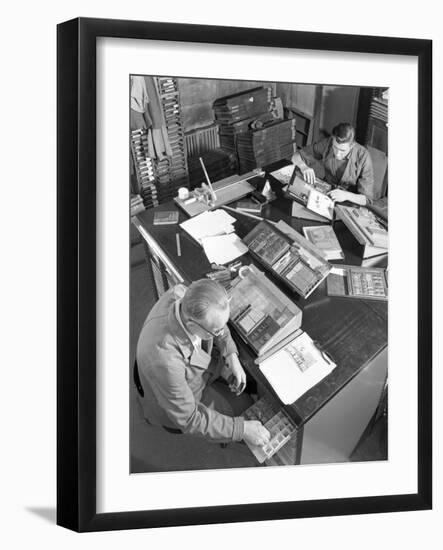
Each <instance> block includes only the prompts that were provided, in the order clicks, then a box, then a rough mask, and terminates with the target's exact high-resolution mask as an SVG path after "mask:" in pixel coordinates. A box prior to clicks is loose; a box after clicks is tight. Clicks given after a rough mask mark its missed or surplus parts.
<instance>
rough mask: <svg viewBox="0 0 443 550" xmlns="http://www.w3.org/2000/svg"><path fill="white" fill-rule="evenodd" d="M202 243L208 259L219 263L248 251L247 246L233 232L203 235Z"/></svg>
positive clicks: (233, 258) (226, 261) (228, 260)
mask: <svg viewBox="0 0 443 550" xmlns="http://www.w3.org/2000/svg"><path fill="white" fill-rule="evenodd" d="M202 244H203V248H204V251H205V254H206V256H207V258H208V260H209V261H210V262H211V263H216V264H219V265H222V264H226V263H228V262H231V261H232V260H235V259H236V258H238V257H239V256H242V255H243V254H245V253H246V252H247V251H248V247H247V246H246V245H245V244H243V242H242V240H241V239H240V237H238V236H237V235H236V234H235V233H230V234H229V235H218V236H216V237H203V239H202Z"/></svg>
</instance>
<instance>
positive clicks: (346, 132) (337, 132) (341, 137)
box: [332, 122, 355, 143]
mask: <svg viewBox="0 0 443 550" xmlns="http://www.w3.org/2000/svg"><path fill="white" fill-rule="evenodd" d="M332 135H333V136H334V137H335V139H336V141H337V143H352V142H353V141H354V137H355V128H354V126H352V124H349V122H340V124H337V126H334V128H333V129H332Z"/></svg>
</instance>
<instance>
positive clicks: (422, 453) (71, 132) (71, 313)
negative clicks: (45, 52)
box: [57, 18, 432, 531]
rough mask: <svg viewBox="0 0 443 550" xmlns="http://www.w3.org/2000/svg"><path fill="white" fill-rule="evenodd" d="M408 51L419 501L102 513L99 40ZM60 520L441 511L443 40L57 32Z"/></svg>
mask: <svg viewBox="0 0 443 550" xmlns="http://www.w3.org/2000/svg"><path fill="white" fill-rule="evenodd" d="M98 37H114V38H122V39H126V38H133V39H147V40H166V41H182V42H193V43H211V44H230V45H248V46H262V47H269V48H275V47H279V48H301V49H304V50H326V51H335V52H356V53H378V54H398V55H406V56H415V57H416V58H417V60H418V117H419V118H418V174H417V178H418V185H419V189H420V193H419V194H418V205H417V206H418V358H417V361H418V363H417V364H418V396H417V399H418V471H417V484H418V490H417V493H416V494H403V495H402V494H398V495H391V496H376V497H358V498H340V499H328V500H311V501H294V502H277V503H266V502H265V503H260V504H244V505H232V506H231V505H229V506H213V507H201V508H200V507H199V508H181V509H174V510H140V511H136V512H132V511H131V512H129V511H122V512H118V513H97V511H96V475H97V472H96V460H95V459H96V422H95V419H96V388H97V381H96V352H97V348H96V319H97V315H96V305H95V304H96V253H97V243H96V238H95V235H96V205H97V201H96V39H97V38H98ZM57 48H58V57H57V71H58V76H57V112H58V115H57V140H58V144H57V181H58V191H57V193H58V197H57V231H58V239H57V256H58V259H57V271H58V274H57V284H58V289H57V316H58V323H57V345H58V352H57V364H58V366H57V454H58V461H57V523H58V524H59V525H61V526H64V527H67V528H69V529H73V530H76V531H103V530H114V529H132V528H148V527H161V526H178V525H195V524H210V523H224V522H239V521H256V520H273V519H284V518H303V517H320V516H331V515H346V514H367V513H374V512H394V511H410V510H421V509H430V508H431V506H432V416H431V411H432V399H431V396H432V385H431V380H432V368H431V361H432V356H431V353H432V208H431V205H432V184H431V181H432V180H431V178H432V174H431V170H432V42H431V41H430V40H417V39H405V38H390V37H374V36H353V35H352V36H351V35H343V34H322V33H313V32H296V31H286V30H264V29H256V28H230V27H218V26H201V25H191V24H175V23H158V22H142V21H122V20H107V19H85V18H78V19H73V20H71V21H67V22H64V23H61V24H60V25H58V29H57Z"/></svg>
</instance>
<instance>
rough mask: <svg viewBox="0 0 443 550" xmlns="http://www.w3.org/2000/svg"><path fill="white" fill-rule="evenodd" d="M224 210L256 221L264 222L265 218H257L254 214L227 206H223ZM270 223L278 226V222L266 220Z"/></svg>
mask: <svg viewBox="0 0 443 550" xmlns="http://www.w3.org/2000/svg"><path fill="white" fill-rule="evenodd" d="M222 208H226V210H231V212H236V213H237V214H242V215H243V216H247V217H248V218H254V220H259V221H264V220H265V218H261V217H260V216H255V215H254V214H250V213H249V212H244V211H243V210H237V208H232V206H226V205H222ZM266 221H267V222H268V223H272V225H277V222H273V221H272V220H268V219H266Z"/></svg>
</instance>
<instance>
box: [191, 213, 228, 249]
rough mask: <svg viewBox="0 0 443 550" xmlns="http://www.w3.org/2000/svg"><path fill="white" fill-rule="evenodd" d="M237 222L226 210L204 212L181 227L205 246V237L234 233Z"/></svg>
mask: <svg viewBox="0 0 443 550" xmlns="http://www.w3.org/2000/svg"><path fill="white" fill-rule="evenodd" d="M235 221H236V219H235V218H234V217H232V216H231V215H229V214H228V213H227V212H226V211H225V210H221V209H219V210H212V211H209V212H203V213H202V214H199V215H198V216H195V217H194V218H191V219H189V220H186V221H185V222H183V223H181V224H180V227H181V228H182V229H184V230H185V231H186V232H187V233H189V235H191V237H193V238H194V239H195V240H196V241H197V242H198V243H199V244H203V239H204V238H205V237H214V236H215V235H227V234H229V233H232V232H233V231H234V225H233V224H234V222H235Z"/></svg>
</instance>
